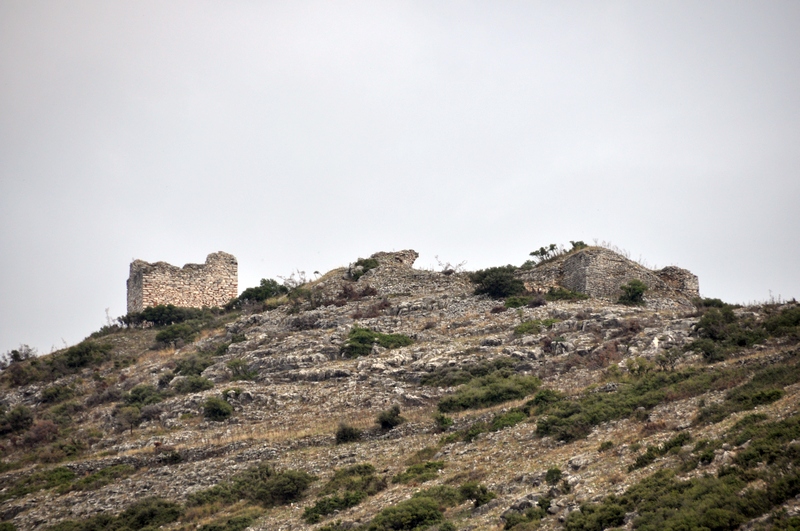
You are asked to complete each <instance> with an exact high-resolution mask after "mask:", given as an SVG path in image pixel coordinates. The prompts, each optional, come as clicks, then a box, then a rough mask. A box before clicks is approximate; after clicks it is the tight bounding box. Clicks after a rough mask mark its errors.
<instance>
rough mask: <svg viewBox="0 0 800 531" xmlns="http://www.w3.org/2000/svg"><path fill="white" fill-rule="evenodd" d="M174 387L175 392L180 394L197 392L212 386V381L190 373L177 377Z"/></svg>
mask: <svg viewBox="0 0 800 531" xmlns="http://www.w3.org/2000/svg"><path fill="white" fill-rule="evenodd" d="M174 387H175V392H176V393H180V394H187V393H199V392H200V391H206V390H207V389H211V388H213V387H214V382H212V381H211V380H209V379H208V378H203V377H202V376H196V375H192V376H187V377H186V378H181V379H179V380H178V381H177V383H176V384H175V386H174Z"/></svg>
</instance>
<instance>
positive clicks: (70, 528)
mask: <svg viewBox="0 0 800 531" xmlns="http://www.w3.org/2000/svg"><path fill="white" fill-rule="evenodd" d="M182 513H183V509H182V508H181V506H180V505H178V504H176V503H173V502H170V501H167V500H164V499H161V498H145V499H143V500H141V501H138V502H135V503H134V504H133V505H131V506H129V507H128V508H127V509H125V510H124V511H123V512H122V513H120V514H119V515H117V516H112V515H110V514H108V513H100V514H98V515H96V516H93V517H91V518H87V519H85V520H66V521H63V522H60V523H58V524H56V525H54V526H52V527H48V528H47V530H48V531H95V530H103V531H135V530H143V531H145V530H146V531H150V530H155V529H158V528H159V527H161V526H164V525H166V524H170V523H172V522H174V521H176V520H178V518H180V516H181V514H182Z"/></svg>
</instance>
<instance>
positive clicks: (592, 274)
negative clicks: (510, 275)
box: [519, 247, 699, 304]
mask: <svg viewBox="0 0 800 531" xmlns="http://www.w3.org/2000/svg"><path fill="white" fill-rule="evenodd" d="M519 276H520V278H521V279H522V280H523V281H524V282H525V284H526V286H527V288H528V289H530V290H533V291H542V292H544V291H547V290H548V289H549V288H551V287H556V286H562V287H565V288H568V289H571V290H572V291H578V292H580V293H586V294H587V295H591V296H592V297H599V298H604V299H611V300H616V299H617V298H618V297H619V295H620V293H621V290H620V286H622V285H623V284H627V283H628V282H630V281H631V280H634V279H637V280H641V281H642V282H644V283H645V284H646V285H647V287H648V291H647V293H646V294H645V298H648V297H649V298H667V299H672V300H675V301H677V302H680V303H686V304H688V303H689V302H690V301H691V299H692V298H693V297H697V296H699V282H698V279H697V276H696V275H694V274H692V273H691V272H690V271H687V270H686V269H681V268H679V267H674V266H669V267H665V268H663V269H659V270H657V271H653V270H651V269H648V268H646V267H643V266H641V265H640V264H637V263H636V262H633V261H631V260H629V259H627V258H625V257H624V256H622V255H620V254H618V253H615V252H613V251H610V250H608V249H604V248H597V247H591V248H588V249H583V250H580V251H578V252H575V253H571V254H569V255H567V256H565V257H559V258H556V259H555V260H553V261H551V262H547V263H544V264H541V265H539V266H537V267H535V268H533V269H532V270H529V271H523V272H520V273H519Z"/></svg>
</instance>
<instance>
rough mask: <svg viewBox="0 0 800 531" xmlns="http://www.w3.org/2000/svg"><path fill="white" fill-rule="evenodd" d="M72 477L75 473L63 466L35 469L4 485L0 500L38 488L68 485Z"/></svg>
mask: <svg viewBox="0 0 800 531" xmlns="http://www.w3.org/2000/svg"><path fill="white" fill-rule="evenodd" d="M74 479H75V473H74V472H73V471H72V470H70V469H69V468H66V467H63V466H60V467H56V468H51V469H50V470H40V471H36V472H33V473H32V474H30V475H27V476H23V477H20V478H18V479H15V480H13V482H12V483H11V484H9V485H4V487H5V488H4V489H3V490H2V491H0V502H3V501H5V500H8V499H9V498H19V497H22V496H25V495H27V494H30V493H32V492H37V491H40V490H46V489H52V488H55V487H61V486H64V485H69V484H70V483H71V482H72V480H74Z"/></svg>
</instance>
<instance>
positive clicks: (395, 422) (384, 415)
mask: <svg viewBox="0 0 800 531" xmlns="http://www.w3.org/2000/svg"><path fill="white" fill-rule="evenodd" d="M405 421H406V419H404V418H403V417H401V416H400V406H397V405H395V406H392V407H391V408H389V409H387V410H385V411H381V412H380V414H378V418H377V419H376V420H375V422H376V424H377V425H378V426H379V427H380V429H382V430H391V429H394V428H396V427H397V426H399V425H400V424H402V423H403V422H405Z"/></svg>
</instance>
